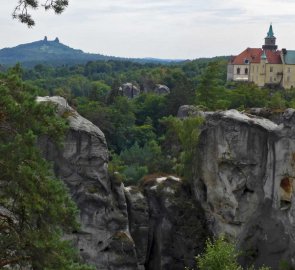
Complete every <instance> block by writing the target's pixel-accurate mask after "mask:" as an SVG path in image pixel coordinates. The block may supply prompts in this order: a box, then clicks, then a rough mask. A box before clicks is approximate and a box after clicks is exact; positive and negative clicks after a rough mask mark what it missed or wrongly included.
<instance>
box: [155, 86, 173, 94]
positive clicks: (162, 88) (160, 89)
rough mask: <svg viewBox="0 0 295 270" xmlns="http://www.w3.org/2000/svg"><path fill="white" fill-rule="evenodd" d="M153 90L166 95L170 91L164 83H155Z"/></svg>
mask: <svg viewBox="0 0 295 270" xmlns="http://www.w3.org/2000/svg"><path fill="white" fill-rule="evenodd" d="M154 92H155V93H156V94H158V95H168V94H169V93H170V89H169V87H168V86H166V85H163V84H156V87H155V89H154Z"/></svg>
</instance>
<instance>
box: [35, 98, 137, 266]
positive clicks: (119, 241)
mask: <svg viewBox="0 0 295 270" xmlns="http://www.w3.org/2000/svg"><path fill="white" fill-rule="evenodd" d="M38 101H39V102H48V101H50V102H53V103H55V104H57V106H58V112H59V114H60V115H61V116H63V117H67V118H68V120H69V124H70V129H69V131H68V134H67V135H66V138H65V142H64V145H63V147H62V148H57V147H56V146H55V145H54V144H53V143H52V142H51V141H50V140H49V139H48V138H41V139H40V142H39V144H40V146H41V148H42V149H43V151H44V155H45V157H46V158H47V159H48V160H50V161H52V162H53V165H54V171H55V174H56V175H57V176H58V177H59V178H61V179H62V180H63V181H64V182H65V183H66V185H67V186H68V188H69V190H70V193H71V195H72V197H73V199H74V201H75V202H76V203H77V206H78V208H79V210H80V223H81V229H80V231H78V232H74V233H73V236H72V237H73V239H74V242H75V245H76V246H77V248H78V249H79V251H80V254H81V257H82V259H83V260H84V261H86V262H87V263H90V264H93V265H95V266H96V269H101V270H102V269H104V270H105V269H126V270H127V269H128V270H131V269H137V258H136V254H135V248H134V242H133V240H132V238H131V236H130V233H129V224H128V214H127V206H126V200H125V195H124V189H123V185H122V184H121V183H118V182H116V181H112V179H110V178H109V177H108V172H107V163H108V150H107V145H106V141H105V137H104V135H103V133H102V132H101V131H100V129H99V128H98V127H96V126H94V125H93V124H92V123H91V122H89V121H88V120H86V119H84V118H83V117H81V116H80V115H78V114H77V113H76V112H75V111H73V110H72V109H71V107H69V106H68V104H67V102H66V101H65V100H64V99H63V98H60V97H50V98H49V97H45V98H38Z"/></svg>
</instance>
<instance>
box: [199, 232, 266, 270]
mask: <svg viewBox="0 0 295 270" xmlns="http://www.w3.org/2000/svg"><path fill="white" fill-rule="evenodd" d="M240 255H241V253H240V252H238V251H237V249H236V247H235V245H234V244H233V243H231V242H229V241H227V240H226V239H225V237H224V236H220V237H219V238H217V239H216V240H214V241H212V240H210V239H208V240H207V242H206V247H205V251H204V253H203V254H202V255H198V256H197V257H196V260H197V266H198V269H200V270H221V269H222V270H243V267H242V266H241V265H239V264H238V262H237V260H238V257H239V256H240ZM247 269H248V270H254V267H253V266H250V267H249V268H247ZM259 270H270V268H269V267H266V266H262V267H260V268H259Z"/></svg>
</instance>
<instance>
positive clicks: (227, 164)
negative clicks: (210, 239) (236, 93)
mask: <svg viewBox="0 0 295 270" xmlns="http://www.w3.org/2000/svg"><path fill="white" fill-rule="evenodd" d="M276 119H278V120H277V123H279V125H278V124H276V123H274V122H272V121H270V120H268V119H265V118H261V117H258V116H253V115H249V114H241V113H239V112H237V111H235V110H230V111H226V112H217V113H213V114H207V115H206V121H205V126H204V128H203V130H202V132H201V135H200V143H199V149H198V162H197V164H196V167H195V171H194V180H193V183H194V187H195V188H194V192H195V195H196V198H197V199H198V200H199V201H200V202H201V204H202V206H203V208H204V209H205V212H206V218H207V220H208V223H209V225H210V229H211V230H212V232H213V233H214V234H220V233H227V234H228V235H230V236H231V237H232V238H236V239H237V240H238V244H239V245H240V247H241V248H242V249H243V250H244V251H245V254H246V255H245V256H244V258H243V260H242V263H243V264H249V263H254V264H255V265H256V266H261V265H262V264H265V265H268V266H271V267H272V268H273V269H279V264H280V262H283V261H286V262H287V263H288V264H289V265H292V266H293V267H294V266H295V261H294V258H295V240H294V239H295V238H294V237H295V196H294V187H295V182H294V180H295V125H294V121H295V114H294V110H290V109H289V110H286V111H285V112H284V113H282V115H281V117H280V118H276Z"/></svg>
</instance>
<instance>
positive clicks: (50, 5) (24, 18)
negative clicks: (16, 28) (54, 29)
mask: <svg viewBox="0 0 295 270" xmlns="http://www.w3.org/2000/svg"><path fill="white" fill-rule="evenodd" d="M68 3H69V2H68V0H46V1H45V0H44V2H43V4H41V5H42V6H43V7H44V9H45V10H48V9H53V11H54V12H55V13H56V14H60V13H62V12H63V11H64V9H65V8H66V7H67V6H68ZM39 5H40V1H39V0H18V4H17V6H16V7H15V9H14V11H13V13H12V17H13V18H14V19H18V20H19V21H20V22H21V23H24V24H26V25H27V26H28V27H32V26H34V25H35V21H34V20H33V18H32V16H31V14H30V13H29V10H30V9H37V8H38V7H39Z"/></svg>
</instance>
